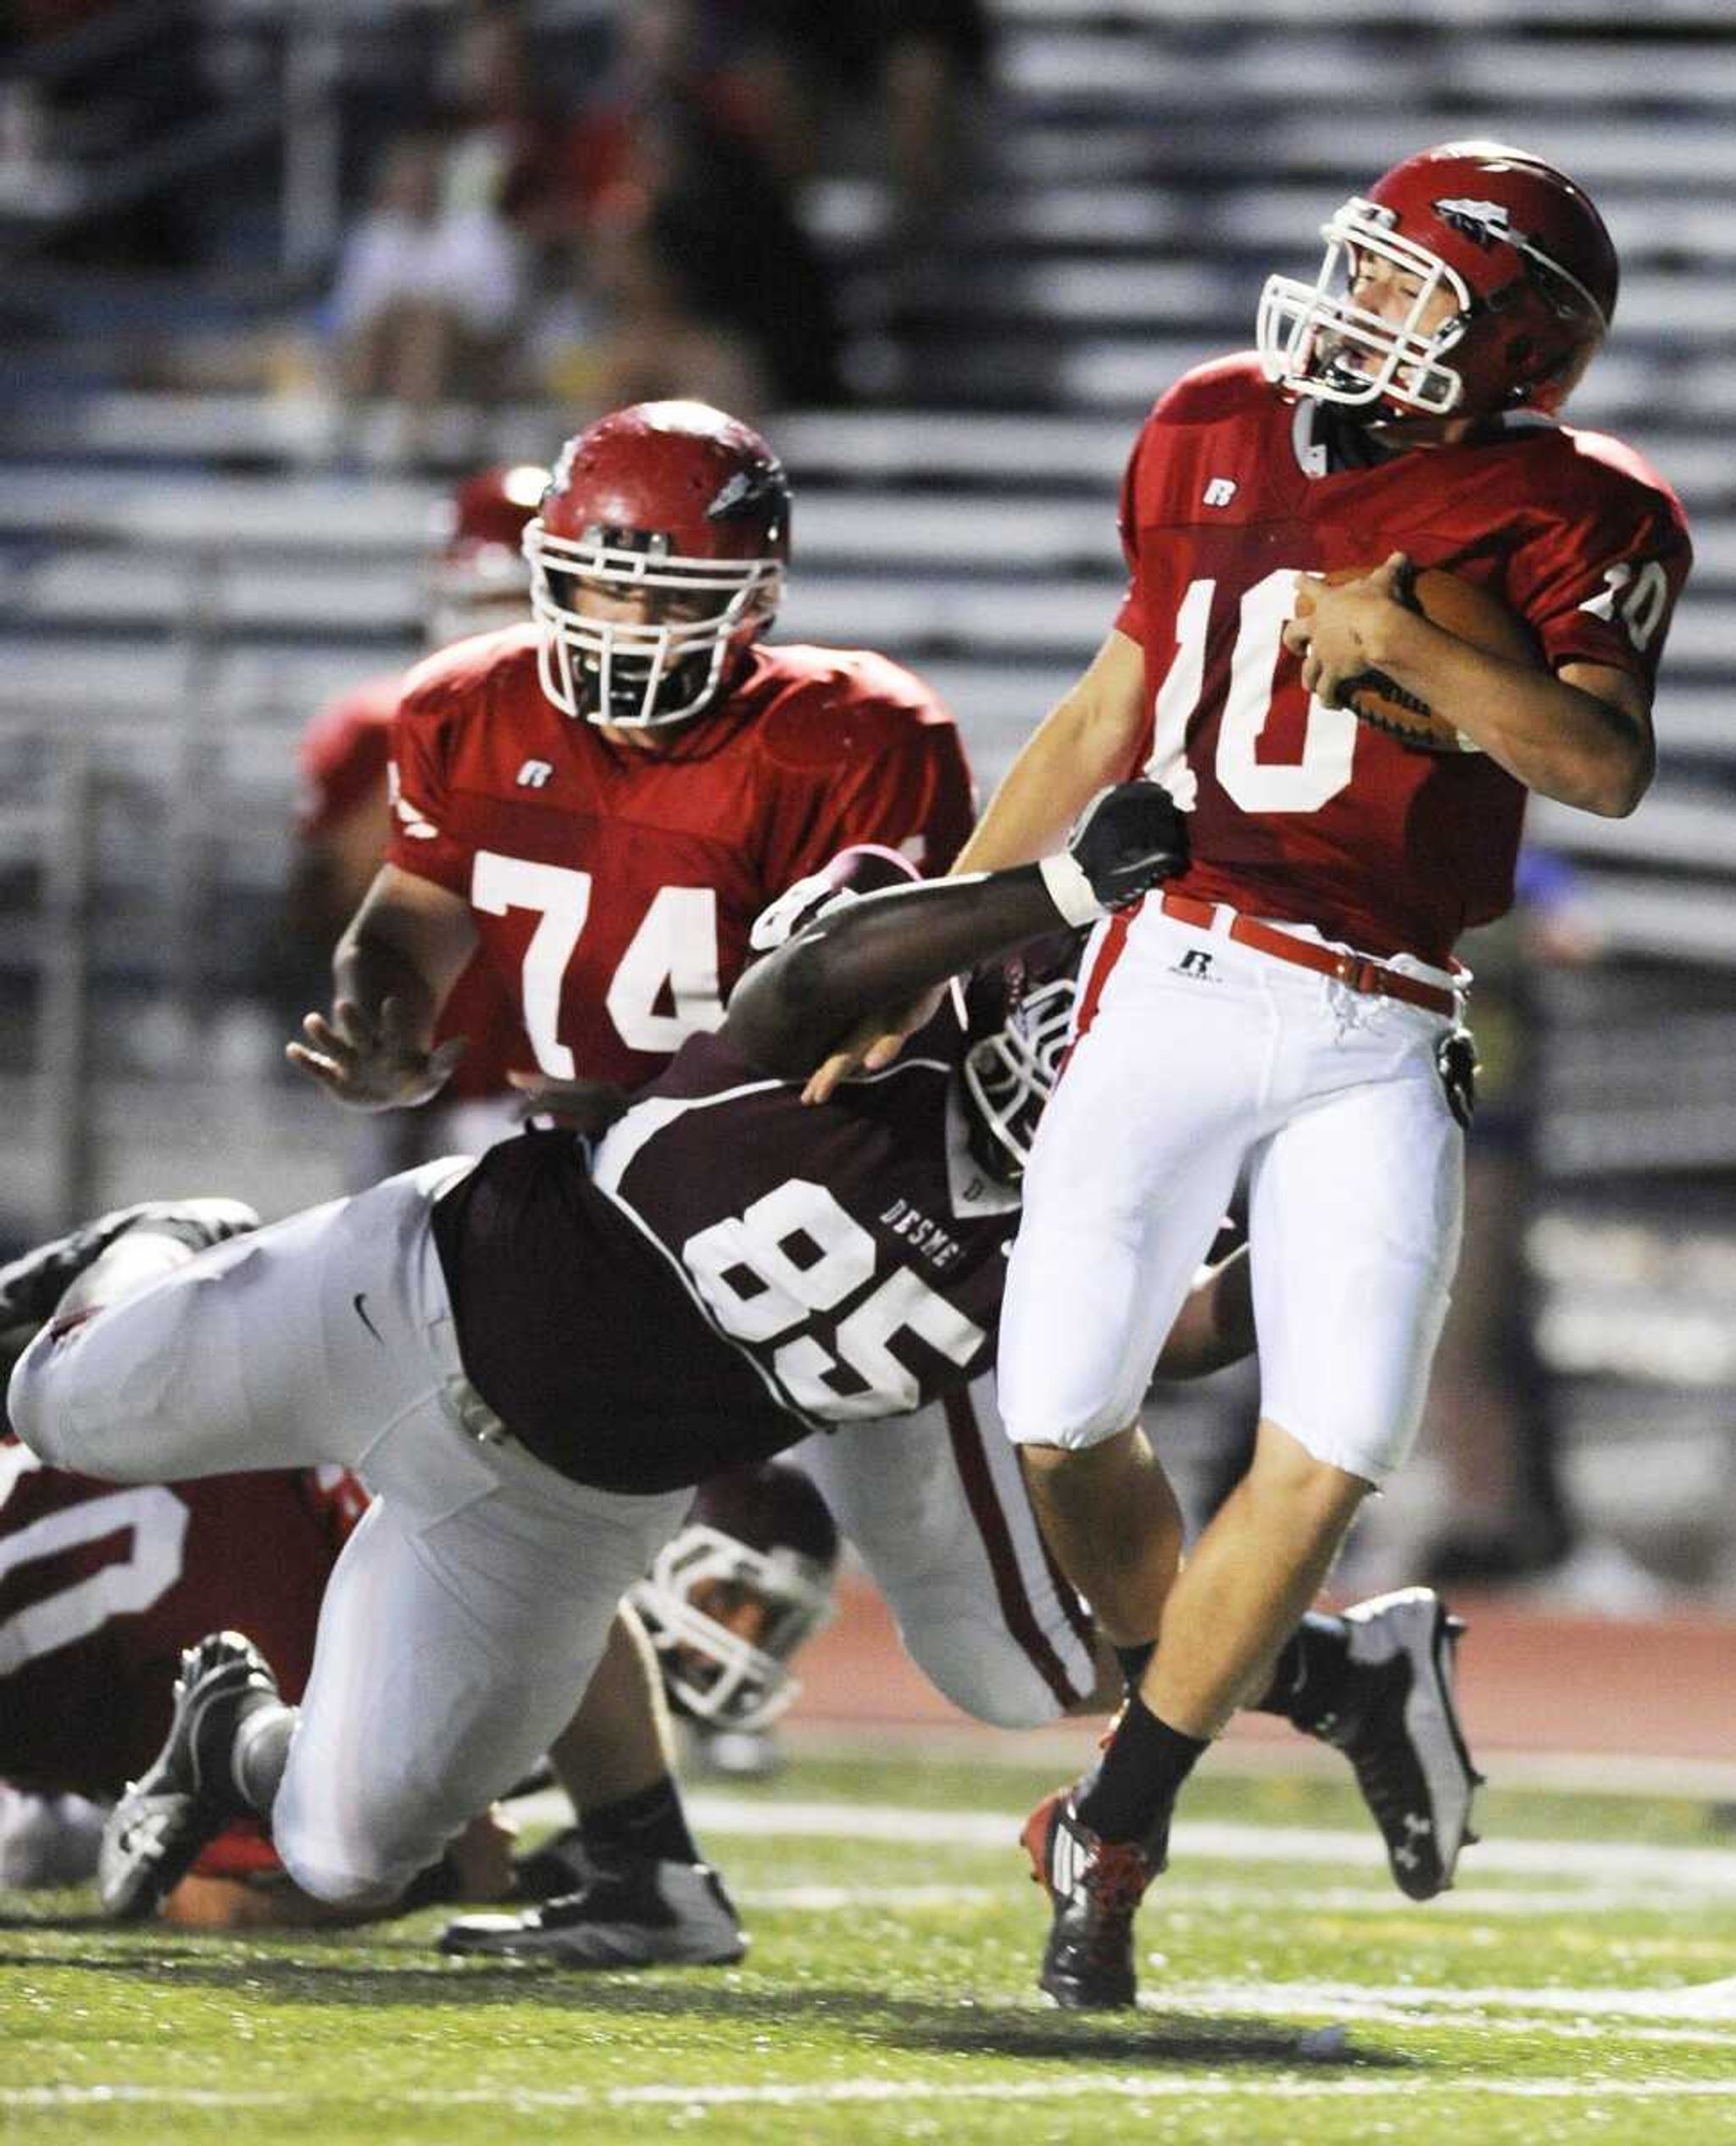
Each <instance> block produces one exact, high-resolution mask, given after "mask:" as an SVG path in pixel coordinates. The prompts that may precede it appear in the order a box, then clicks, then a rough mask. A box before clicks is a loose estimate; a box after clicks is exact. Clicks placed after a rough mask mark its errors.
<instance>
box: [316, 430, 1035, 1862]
mask: <svg viewBox="0 0 1736 2146" xmlns="http://www.w3.org/2000/svg"><path fill="white" fill-rule="evenodd" d="M525 550H526V555H527V556H528V558H529V560H530V565H531V604H532V610H533V612H534V622H527V623H526V625H525V626H524V627H521V628H520V629H518V630H508V631H504V632H501V633H494V634H491V635H489V636H487V637H486V638H481V639H473V640H470V641H467V642H465V643H464V644H460V645H459V647H458V648H456V649H451V650H448V651H447V652H445V653H443V654H440V655H434V656H432V657H431V658H430V659H429V660H428V661H426V663H424V664H423V665H422V666H420V668H419V669H418V670H417V671H416V672H414V673H412V675H411V677H410V678H409V680H408V682H407V683H406V684H405V686H404V688H403V693H402V695H401V699H400V705H399V711H398V717H397V721H396V724H395V730H394V749H393V750H394V770H393V783H394V789H395V795H394V801H393V817H392V836H391V839H390V845H389V848H388V850H387V863H386V866H385V867H384V869H383V870H382V871H381V872H380V874H379V876H378V878H376V881H375V883H374V884H373V886H372V889H371V890H370V893H369V894H368V895H367V897H366V899H365V900H364V902H363V904H362V906H361V907H360V909H359V911H358V913H357V915H356V917H355V919H354V922H353V924H352V926H351V927H350V929H349V931H348V934H346V936H345V937H344V939H343V940H342V942H341V944H340V945H339V948H338V950H337V959H336V963H335V972H336V973H335V978H334V1004H333V1007H332V1011H331V1016H330V1017H329V1019H326V1018H322V1017H320V1016H318V1015H314V1016H311V1017H309V1022H308V1023H307V1024H306V1028H307V1036H308V1042H307V1044H306V1045H300V1044H298V1045H292V1046H291V1053H292V1056H293V1057H294V1058H295V1059H296V1060H297V1061H298V1062H299V1063H300V1064H301V1065H302V1066H303V1067H304V1068H305V1069H306V1070H307V1071H309V1073H312V1074H314V1077H315V1078H318V1079H322V1080H324V1081H325V1084H326V1085H327V1086H328V1087H329V1088H330V1089H331V1092H332V1093H333V1094H334V1095H337V1097H338V1098H339V1099H340V1100H342V1101H347V1102H351V1103H355V1104H359V1105H362V1106H367V1107H376V1108H377V1107H379V1106H387V1105H392V1104H405V1103H414V1102H416V1101H421V1100H425V1099H426V1098H427V1097H429V1096H431V1095H435V1094H437V1093H442V1092H444V1090H445V1088H446V1085H447V1084H448V1082H449V1081H450V1080H451V1079H453V1078H455V1077H456V1072H455V1068H457V1067H459V1065H460V1063H461V1058H462V1054H463V1053H464V1051H465V1044H464V1043H462V1042H461V1041H459V1036H460V1035H462V1034H463V1033H464V1031H463V1030H462V1029H460V1028H459V1027H458V1025H457V1023H456V1022H455V1020H454V1018H453V1007H452V1006H451V1003H450V1001H445V1003H444V1005H443V1006H442V1000H443V999H444V995H445V994H446V992H447V991H448V987H449V986H450V984H451V980H452V978H453V977H454V976H455V975H456V974H457V973H458V971H459V968H460V967H462V966H463V964H464V963H465V962H466V961H467V960H470V959H471V958H472V957H473V956H474V957H475V959H476V961H477V962H480V963H481V964H482V965H483V966H484V967H486V968H487V971H488V973H490V974H491V976H492V978H493V979H494V980H495V982H496V984H498V986H499V987H500V988H501V989H503V990H504V992H505V993H506V994H507V995H509V997H510V1000H511V1001H512V1005H513V1008H514V1015H513V1034H514V1035H515V1038H522V1039H525V1040H524V1041H520V1043H519V1045H518V1049H519V1051H520V1054H521V1055H520V1056H517V1057H516V1058H515V1060H514V1061H512V1062H511V1063H512V1066H513V1079H514V1080H515V1084H517V1085H518V1086H519V1087H520V1088H521V1089H522V1090H525V1091H526V1094H527V1095H528V1096H529V1097H530V1098H531V1100H532V1101H537V1102H541V1103H545V1104H550V1105H559V1106H561V1107H562V1109H563V1112H564V1113H565V1115H566V1116H567V1117H568V1118H569V1119H570V1121H571V1122H574V1123H582V1122H584V1120H583V1113H584V1112H587V1111H590V1110H592V1109H597V1110H599V1111H601V1112H603V1113H604V1115H606V1114H607V1113H608V1112H609V1111H610V1110H611V1109H613V1107H614V1106H615V1103H616V1102H617V1101H618V1100H619V1098H620V1095H621V1094H622V1093H623V1091H624V1090H626V1089H629V1088H632V1087H636V1086H637V1084H639V1083H640V1082H642V1081H643V1080H645V1079H648V1078H649V1077H650V1076H652V1075H653V1074H654V1073H656V1072H658V1071H659V1069H660V1068H661V1067H663V1066H664V1065H665V1063H666V1062H667V1061H668V1059H669V1057H670V1054H671V1053H672V1052H673V1051H675V1049H676V1046H677V1045H679V1044H680V1043H681V1042H682V1040H683V1039H684V1038H686V1037H687V1036H689V1035H691V1034H695V1033H703V1032H706V1031H709V1030H712V1029H715V1028H717V1026H718V1025H719V1023H721V1020H722V1017H723V1005H724V1001H725V1000H726V997H727V995H728V993H729V990H730V989H731V987H732V984H734V982H735V980H736V978H737V976H738V975H739V973H740V972H741V969H742V966H743V961H744V959H745V957H746V954H747V943H748V928H749V927H750V925H751V924H752V923H753V920H754V917H756V916H758V915H759V913H760V911H761V910H763V909H764V908H765V906H766V904H767V903H768V902H769V901H771V900H772V899H773V898H774V897H775V896H776V895H781V894H782V893H783V891H784V890H785V889H787V888H788V887H789V886H790V885H791V883H793V882H794V881H796V880H798V879H799V878H802V877H803V876H804V875H805V874H807V873H809V872H813V871H814V870H815V869H816V868H818V867H820V866H821V865H823V864H824V863H825V862H826V861H827V860H828V859H829V858H830V857H832V856H833V855H834V854H835V853H836V852H837V850H840V849H842V848H843V847H845V846H846V845H848V844H852V843H863V842H872V843H881V844H885V845H887V847H889V848H892V849H893V850H899V851H900V852H901V853H903V854H904V855H905V856H909V857H910V858H911V859H912V860H913V861H915V864H916V865H917V867H918V868H919V869H920V870H921V871H922V872H925V873H929V874H932V873H934V872H940V871H943V870H944V869H945V868H946V867H947V866H948V865H949V863H950V862H951V861H952V859H953V857H954V854H955V853H956V851H957V850H958V847H959V845H960V843H961V842H962V841H963V840H964V839H965V834H966V833H968V831H969V829H970V826H971V820H972V818H973V817H974V809H975V808H974V800H973V797H972V793H971V779H970V773H969V769H968V766H967V764H966V761H965V754H964V750H963V747H962V745H961V744H960V739H959V734H958V730H957V727H956V725H955V724H954V722H953V720H952V717H951V716H950V715H949V713H948V712H947V711H946V710H945V709H944V708H943V706H942V705H941V704H940V702H939V701H938V700H937V699H936V697H935V696H934V695H933V694H932V693H931V692H930V691H929V690H928V688H926V686H925V685H923V684H922V683H921V681H920V680H919V679H917V678H915V677H913V676H912V675H911V674H910V672H907V671H905V670H903V669H902V668H900V667H899V666H897V665H895V664H893V663H891V662H889V661H887V660H886V659H885V658H883V657H882V656H879V655H872V654H870V653H868V652H865V651H862V650H845V649H824V648H815V647H804V646H799V645H781V644H780V645H773V644H768V643H767V642H766V641H765V638H764V637H765V633H766V632H767V630H768V629H769V627H771V623H772V621H773V616H774V614H775V612H776V607H777V602H778V597H779V594H780V592H781V589H782V582H783V575H784V570H785V566H786V563H787V560H788V556H789V552H790V497H789V488H788V485H787V480H786V478H785V475H784V472H783V469H782V465H781V464H780V463H779V461H778V460H777V458H776V455H775V454H773V452H772V450H771V447H770V446H769V445H768V444H767V443H766V442H765V440H764V439H763V438H761V437H760V434H759V433H758V432H754V430H752V429H751V428H750V427H749V426H746V425H743V424H741V423H739V422H738V421H736V420H735V419H733V418H732V417H729V416H726V415H725V414H724V413H722V412H721V411H719V410H714V409H711V408H709V407H708V406H707V405H704V404H698V403H693V402H660V403H649V404H637V405H634V406H633V407H631V408H629V409H626V410H618V411H615V412H614V413H613V414H611V415H609V416H606V417H604V418H603V419H601V420H599V421H598V422H597V423H595V424H593V425H592V426H589V427H588V428H587V430H586V431H584V432H581V433H580V434H578V435H577V436H576V438H573V439H571V440H570V441H569V442H568V443H567V444H566V446H565V448H564V449H563V450H562V452H561V454H560V456H559V459H558V461H557V464H556V466H555V468H554V471H553V473H552V476H551V477H550V480H549V482H548V487H547V488H546V490H545V493H544V494H543V497H542V504H541V510H540V512H539V513H538V514H537V516H536V518H535V519H534V520H533V521H531V524H530V527H529V528H528V530H527V532H526V538H525ZM437 1012H439V1013H440V1015H441V1021H440V1026H439V1027H438V1028H435V1026H434V1022H435V1018H436V1015H437ZM492 1034H493V1031H492V1028H490V1027H487V1026H485V1027H483V1028H481V1029H480V1030H472V1031H471V1038H472V1040H471V1042H470V1046H469V1047H470V1049H473V1050H477V1051H485V1050H490V1051H491V1055H492V1050H491V1044H492ZM1032 1577H1033V1580H1035V1579H1038V1578H1040V1575H1032ZM643 1674H644V1671H643V1666H642V1665H641V1664H640V1663H639V1662H638V1661H637V1660H636V1658H635V1656H634V1653H633V1651H632V1647H631V1646H630V1644H629V1642H628V1637H627V1635H626V1633H625V1632H622V1633H619V1634H617V1636H616V1641H615V1644H614V1645H612V1646H611V1648H610V1650H609V1656H608V1657H607V1658H606V1661H605V1665H604V1669H603V1671H602V1672H601V1674H600V1675H599V1676H598V1680H597V1681H596V1682H595V1684H594V1685H593V1692H592V1694H591V1697H590V1699H589V1701H587V1704H588V1705H590V1706H591V1707H593V1708H595V1709H596V1710H597V1711H598V1713H599V1714H607V1716H608V1720H609V1731H608V1734H607V1735H606V1736H604V1735H602V1734H599V1735H598V1737H597V1738H596V1739H595V1745H596V1748H597V1752H598V1764H599V1768H602V1767H603V1766H604V1753H605V1749H606V1751H607V1753H608V1754H609V1756H608V1762H607V1765H606V1778H602V1779H599V1784H598V1789H597V1791H596V1795H595V1797H594V1798H593V1802H600V1801H602V1800H604V1799H605V1798H606V1799H607V1802H608V1803H609V1804H610V1805H611V1806H612V1805H617V1804H618V1805H621V1806H623V1807H624V1808H626V1809H628V1810H629V1812H630V1814H635V1823H636V1824H641V1823H642V1821H643V1808H642V1807H648V1805H649V1804H650V1803H653V1802H656V1803H658V1804H659V1808H660V1809H661V1810H662V1812H663V1818H662V1819H661V1820H659V1821H658V1823H659V1825H661V1827H662V1828H663V1830H664V1831H665V1837H666V1838H667V1841H668V1842H669V1845H670V1847H672V1848H673V1847H676V1846H678V1845H679V1844H680V1842H681V1840H682V1837H683V1835H682V1831H679V1830H678V1829H677V1828H676V1825H675V1823H674V1821H673V1819H672V1817H671V1816H670V1811H671V1809H672V1801H671V1798H672V1792H671V1790H670V1785H669V1782H668V1780H667V1773H666V1768H665V1766H664V1765H663V1764H662V1763H661V1759H660V1758H659V1744H658V1742H657V1739H656V1737H655V1736H654V1733H653V1727H652V1723H651V1719H650V1715H649V1712H648V1708H646V1707H645V1706H643V1704H640V1705H637V1707H632V1708H630V1707H628V1706H627V1705H626V1703H625V1695H624V1693H623V1692H622V1686H624V1685H625V1684H627V1683H632V1682H633V1681H637V1680H640V1679H642V1678H643ZM611 1690H612V1691H614V1692H615V1694H616V1696H617V1697H622V1698H623V1704H622V1705H621V1706H620V1707H619V1708H610V1707H609V1705H608V1698H609V1692H611ZM642 1697H643V1693H642ZM629 1720H633V1721H637V1725H638V1731H637V1734H636V1735H632V1734H629V1733H628V1731H627V1729H626V1723H627V1722H628V1721H629ZM635 1753H637V1757H635Z"/></svg>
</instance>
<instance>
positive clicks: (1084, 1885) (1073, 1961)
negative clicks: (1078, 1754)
mask: <svg viewBox="0 0 1736 2146" xmlns="http://www.w3.org/2000/svg"><path fill="white" fill-rule="evenodd" d="M1020 1839H1021V1841H1022V1842H1023V1843H1024V1848H1025V1853H1027V1855H1028V1856H1029V1857H1030V1859H1031V1876H1032V1879H1033V1880H1034V1881H1035V1882H1036V1883H1037V1884H1038V1885H1040V1886H1041V1887H1043V1890H1044V1892H1047V1894H1048V1895H1049V1905H1050V1906H1051V1907H1052V1908H1053V1909H1054V1921H1053V1922H1052V1923H1051V1924H1050V1926H1049V1938H1048V1942H1047V1943H1045V1944H1044V1946H1043V1966H1042V1969H1041V1971H1040V1972H1039V1973H1038V1978H1037V1984H1038V1988H1039V1989H1041V1990H1042V1991H1043V1993H1045V1994H1046V1995H1047V1996H1049V1997H1052V1998H1054V2001H1055V2003H1056V2004H1059V2005H1060V2007H1061V2008H1062V2009H1063V2010H1065V2011H1069V2012H1095V2011H1116V2010H1121V2009H1125V2008H1126V2007H1127V2006H1128V2005H1130V2004H1132V2003H1133V2002H1134V1999H1135V1998H1136V1997H1137V1995H1138V1976H1137V1975H1136V1974H1135V1972H1134V1967H1133V1916H1134V1914H1135V1912H1136V1910H1137V1909H1138V1905H1139V1903H1140V1901H1141V1900H1142V1899H1143V1898H1144V1895H1145V1888H1146V1887H1147V1886H1148V1885H1149V1884H1150V1882H1151V1881H1152V1880H1153V1878H1155V1876H1157V1874H1158V1872H1159V1871H1160V1870H1162V1868H1163V1865H1164V1859H1163V1856H1162V1854H1161V1853H1155V1854H1154V1853H1151V1852H1150V1851H1149V1844H1145V1845H1142V1844H1141V1843H1140V1842H1137V1841H1105V1840H1104V1839H1102V1838H1101V1837H1099V1835H1098V1834H1096V1833H1093V1831H1091V1829H1090V1827H1089V1826H1088V1825H1083V1824H1082V1823H1081V1821H1080V1819H1079V1817H1078V1814H1077V1812H1076V1811H1075V1810H1074V1809H1073V1791H1072V1790H1071V1789H1070V1788H1058V1789H1056V1791H1055V1792H1054V1794H1053V1795H1052V1796H1049V1797H1046V1798H1044V1799H1043V1802H1042V1803H1039V1804H1038V1806H1037V1808H1036V1809H1035V1810H1034V1811H1032V1814H1031V1815H1030V1817H1029V1818H1027V1820H1026V1821H1025V1828H1024V1831H1023V1832H1022V1833H1021V1835H1020Z"/></svg>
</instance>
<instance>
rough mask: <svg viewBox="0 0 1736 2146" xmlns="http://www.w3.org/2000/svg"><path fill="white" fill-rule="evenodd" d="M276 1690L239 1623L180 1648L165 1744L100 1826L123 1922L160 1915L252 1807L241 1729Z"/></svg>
mask: <svg viewBox="0 0 1736 2146" xmlns="http://www.w3.org/2000/svg"><path fill="white" fill-rule="evenodd" d="M276 1697H277V1679H276V1678H275V1676H274V1675H272V1673H271V1668H270V1664H269V1663H268V1662H267V1661H266V1659H265V1658H264V1655H263V1654H262V1653H260V1652H259V1648H258V1647H255V1646H254V1645H253V1642H252V1641H251V1640H250V1639H245V1638H243V1637H242V1635H241V1633H239V1632H212V1633H209V1634H208V1635H207V1636H206V1637H205V1638H203V1639H202V1640H200V1641H199V1642H198V1645H197V1646H194V1647H188V1648H187V1650H186V1653H184V1654H183V1655H182V1656H181V1675H180V1676H179V1677H178V1678H177V1679H176V1681H175V1713H174V1715H173V1717H172V1719H171V1720H170V1725H169V1735H168V1736H167V1738H166V1739H165V1741H164V1745H163V1748H162V1750H161V1751H159V1753H158V1754H157V1756H156V1759H155V1760H154V1761H153V1764H151V1766H150V1767H149V1768H148V1769H147V1771H146V1772H145V1773H144V1774H143V1775H142V1777H141V1778H140V1779H139V1780H137V1781H131V1782H129V1783H128V1785H127V1787H126V1789H125V1792H124V1793H123V1794H122V1796H121V1798H120V1802H119V1803H116V1805H115V1806H114V1809H113V1810H112V1811H111V1812H110V1813H109V1822H108V1824H107V1825H105V1826H104V1827H103V1844H102V1847H101V1848H100V1849H99V1850H98V1852H97V1893H98V1895H99V1896H100V1897H101V1899H102V1903H103V1909H104V1910H105V1912H106V1913H108V1914H109V1915H112V1916H113V1917H114V1920H116V1921H117V1922H138V1921H142V1920H143V1918H144V1917H145V1916H147V1915H151V1914H153V1912H154V1911H155V1909H158V1908H159V1907H160V1906H161V1904H162V1903H163V1901H164V1899H165V1898H167V1896H168V1895H169V1894H170V1892H173V1891H174V1890H175V1887H176V1886H177V1885H179V1884H180V1882H181V1880H182V1879H183V1878H184V1877H185V1876H186V1874H187V1872H188V1871H189V1870H191V1869H192V1866H193V1864H194V1863H195V1862H196V1861H197V1860H198V1854H199V1851H200V1850H201V1849H202V1848H204V1847H205V1846H206V1844H207V1843H208V1842H210V1841H213V1840H214V1839H215V1838H216V1837H217V1835H218V1834H220V1832H221V1831H223V1829H224V1828H225V1826H226V1825H229V1824H230V1823H231V1820H234V1819H237V1818H242V1817H246V1816H248V1815H250V1814H251V1806H250V1805H249V1804H248V1802H247V1800H246V1798H244V1797H243V1796H242V1793H241V1791H240V1790H239V1789H238V1788H237V1787H236V1785H235V1779H234V1775H233V1773H232V1772H231V1756H232V1754H233V1752H234V1748H235V1732H236V1728H237V1726H238V1725H239V1724H240V1721H241V1717H242V1714H243V1713H244V1712H246V1711H247V1710H248V1703H249V1702H250V1701H253V1700H255V1699H257V1698H267V1699H275V1698H276Z"/></svg>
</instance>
